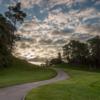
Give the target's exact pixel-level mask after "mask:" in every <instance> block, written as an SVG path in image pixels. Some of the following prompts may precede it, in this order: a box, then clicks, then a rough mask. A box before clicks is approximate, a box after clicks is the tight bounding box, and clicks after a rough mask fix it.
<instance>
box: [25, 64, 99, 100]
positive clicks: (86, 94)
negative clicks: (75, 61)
mask: <svg viewBox="0 0 100 100" xmlns="http://www.w3.org/2000/svg"><path fill="white" fill-rule="evenodd" d="M59 66H60V67H62V68H63V69H64V70H65V72H67V73H68V74H69V76H70V79H69V80H65V81H62V82H58V83H56V84H51V85H46V86H43V87H39V88H37V89H33V90H32V91H31V92H29V93H28V95H27V96H26V99H25V100H100V73H99V72H90V71H85V70H84V71H82V70H78V69H77V68H75V67H74V68H70V67H71V66H65V65H64V66H63V65H59Z"/></svg>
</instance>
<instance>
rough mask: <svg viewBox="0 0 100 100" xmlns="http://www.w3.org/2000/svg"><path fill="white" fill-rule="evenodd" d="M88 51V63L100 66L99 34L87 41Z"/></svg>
mask: <svg viewBox="0 0 100 100" xmlns="http://www.w3.org/2000/svg"><path fill="white" fill-rule="evenodd" d="M87 43H88V45H89V50H90V51H89V52H90V63H91V64H92V65H95V66H96V67H99V66H100V36H96V37H94V38H92V39H90V40H88V41H87Z"/></svg>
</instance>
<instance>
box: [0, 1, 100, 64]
mask: <svg viewBox="0 0 100 100" xmlns="http://www.w3.org/2000/svg"><path fill="white" fill-rule="evenodd" d="M19 1H20V2H21V3H22V8H23V10H25V11H26V13H27V15H28V16H27V21H25V23H24V24H23V25H22V26H21V27H20V29H19V30H18V32H17V33H16V34H20V35H21V37H22V41H19V42H17V43H16V48H17V49H16V52H15V54H16V55H17V56H20V57H22V58H23V57H24V58H27V59H29V60H30V61H38V60H39V62H40V61H41V62H43V61H44V60H45V58H51V57H53V56H56V55H57V52H62V46H63V45H64V44H65V43H66V42H67V41H68V40H69V39H78V40H81V41H86V40H87V39H89V38H91V37H93V36H94V35H97V34H98V35H99V34H100V0H19ZM12 2H13V3H14V2H16V0H0V12H4V11H5V10H6V7H4V6H5V5H8V4H11V3H12Z"/></svg>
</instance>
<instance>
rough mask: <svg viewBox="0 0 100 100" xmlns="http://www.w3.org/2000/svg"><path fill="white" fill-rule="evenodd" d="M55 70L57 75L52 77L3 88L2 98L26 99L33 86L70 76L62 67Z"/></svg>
mask: <svg viewBox="0 0 100 100" xmlns="http://www.w3.org/2000/svg"><path fill="white" fill-rule="evenodd" d="M55 70H56V71H57V76H56V77H54V78H52V79H49V80H44V81H38V82H33V83H26V84H22V85H16V86H11V87H6V88H1V89H0V100H24V97H25V95H26V94H27V93H28V92H29V91H30V90H31V89H33V88H37V87H39V86H43V85H47V84H50V83H54V82H57V81H61V80H65V79H68V78H69V77H68V75H67V74H66V73H65V72H64V71H63V70H62V69H55Z"/></svg>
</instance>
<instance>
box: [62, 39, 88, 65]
mask: <svg viewBox="0 0 100 100" xmlns="http://www.w3.org/2000/svg"><path fill="white" fill-rule="evenodd" d="M63 51H64V54H63V55H64V57H65V59H66V60H67V61H68V63H75V64H85V63H86V59H87V57H88V54H89V51H88V46H87V44H85V43H82V42H79V41H75V40H71V41H70V42H69V43H68V44H66V45H65V46H64V47H63Z"/></svg>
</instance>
